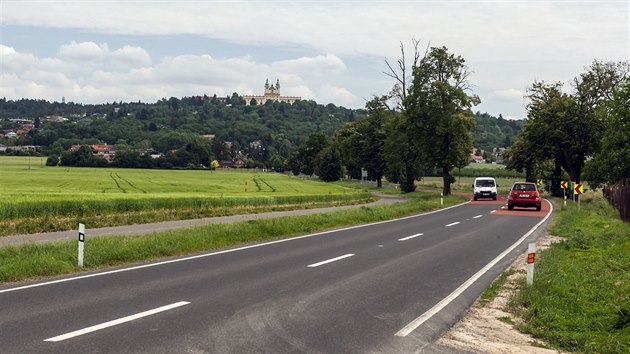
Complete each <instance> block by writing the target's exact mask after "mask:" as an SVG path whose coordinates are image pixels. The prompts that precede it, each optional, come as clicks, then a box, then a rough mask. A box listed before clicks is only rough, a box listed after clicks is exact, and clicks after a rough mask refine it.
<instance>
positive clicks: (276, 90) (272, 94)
mask: <svg viewBox="0 0 630 354" xmlns="http://www.w3.org/2000/svg"><path fill="white" fill-rule="evenodd" d="M243 99H244V100H245V104H247V105H250V104H252V103H253V102H252V101H255V102H256V103H255V104H257V105H260V104H265V103H267V102H268V101H271V102H286V103H289V104H293V103H295V101H299V100H301V99H302V97H298V96H280V80H276V84H275V85H273V84H271V85H269V79H267V80H266V81H265V94H264V95H263V96H252V95H244V96H243Z"/></svg>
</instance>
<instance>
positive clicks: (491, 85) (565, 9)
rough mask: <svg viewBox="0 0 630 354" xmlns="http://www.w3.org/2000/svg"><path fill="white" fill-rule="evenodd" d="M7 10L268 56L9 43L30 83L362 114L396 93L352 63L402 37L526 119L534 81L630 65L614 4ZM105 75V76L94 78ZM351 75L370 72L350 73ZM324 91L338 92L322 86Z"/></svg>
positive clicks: (20, 5) (378, 54) (10, 58)
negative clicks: (46, 52)
mask: <svg viewBox="0 0 630 354" xmlns="http://www.w3.org/2000/svg"><path fill="white" fill-rule="evenodd" d="M2 10H3V11H2V15H1V16H0V21H1V25H2V26H34V27H44V28H65V29H72V30H74V31H79V32H81V33H83V34H85V33H96V34H98V35H99V36H107V35H111V34H121V35H130V36H147V37H151V36H153V37H151V38H158V37H157V36H182V37H185V38H211V39H215V40H219V41H222V42H225V43H232V44H241V45H242V44H245V45H247V46H249V47H250V48H253V49H254V50H252V52H261V51H264V52H265V53H266V54H267V55H263V57H265V58H269V57H271V59H265V60H266V61H265V62H261V61H262V60H263V59H260V57H237V56H236V55H234V56H232V57H231V58H230V57H228V58H224V57H223V56H222V55H223V53H216V52H208V53H205V54H206V55H190V56H186V55H179V54H181V53H178V54H175V53H173V54H168V55H171V57H170V58H162V57H155V58H151V56H150V55H149V52H147V51H146V50H145V49H143V48H141V47H139V46H133V47H132V46H124V45H126V44H129V43H124V44H123V47H121V48H117V49H112V48H109V46H108V45H107V43H97V42H89V41H88V42H70V40H72V39H74V38H68V39H67V42H69V44H66V45H65V46H63V47H61V48H60V49H59V51H58V55H57V56H56V57H54V58H35V57H34V56H32V55H31V54H29V53H18V52H15V53H10V50H8V49H7V48H9V47H0V49H1V50H2V51H1V52H0V55H2V59H3V60H2V64H1V66H2V70H3V73H4V72H5V70H8V71H6V72H9V73H17V75H18V77H21V75H22V74H21V73H22V72H23V71H25V70H27V69H28V68H29V67H31V66H32V65H36V66H37V67H38V69H40V70H49V71H54V72H62V73H64V74H65V75H66V76H67V78H68V79H69V80H74V81H76V82H78V83H79V84H80V85H82V86H87V85H90V84H92V83H91V82H90V80H91V79H92V77H93V76H94V77H98V78H99V79H100V80H103V82H107V83H109V84H110V85H113V84H112V82H119V83H121V82H122V83H123V84H124V85H127V88H126V89H124V90H121V91H120V92H122V93H123V94H125V95H128V96H135V97H138V98H143V97H142V95H151V96H150V97H153V98H155V95H157V94H159V93H165V95H168V96H178V95H183V94H197V92H190V91H193V90H198V89H200V88H204V87H207V88H208V89H213V90H215V89H217V88H220V89H222V90H223V91H224V92H225V93H228V94H229V93H231V92H234V91H237V90H243V93H260V92H261V90H262V84H263V83H264V80H265V79H266V78H269V79H271V80H275V78H280V80H281V84H282V93H283V94H289V93H290V92H296V93H297V92H304V94H303V96H305V97H306V95H307V94H310V95H312V96H311V97H312V98H313V99H317V100H318V101H319V100H326V99H333V97H335V98H334V99H339V100H340V101H334V103H339V104H350V103H346V102H350V101H352V103H351V104H352V105H353V107H359V106H362V105H363V102H362V101H363V100H362V99H361V100H359V99H357V98H356V97H370V96H371V95H372V94H383V93H386V92H387V91H388V89H389V88H385V89H384V90H383V91H382V92H378V91H379V90H380V86H379V87H378V88H375V87H376V86H378V85H377V84H376V83H377V82H378V83H379V84H380V82H381V81H382V80H380V79H381V76H382V73H381V71H382V70H384V69H385V68H384V67H383V68H381V69H379V70H373V68H370V69H371V71H369V72H366V69H362V70H357V69H356V68H354V67H351V65H353V66H358V65H363V64H362V60H363V59H365V58H368V59H369V60H367V61H369V62H374V58H379V59H381V58H389V59H390V60H393V61H395V60H396V59H397V58H398V57H399V48H398V46H399V42H400V41H403V42H405V44H407V45H409V44H410V40H411V39H412V38H415V39H419V40H421V49H422V50H424V46H425V45H426V43H427V42H430V43H431V45H434V46H442V45H444V46H447V47H448V48H449V51H450V52H452V53H454V54H458V55H461V56H463V57H464V58H465V59H466V62H467V64H468V65H469V67H470V69H471V70H473V71H474V72H475V73H474V75H472V76H471V84H472V85H473V87H474V88H475V90H476V91H477V92H476V93H478V94H479V95H480V96H481V99H482V106H480V107H482V108H483V109H486V110H488V111H490V112H491V113H494V114H498V113H504V115H506V114H508V112H510V114H511V115H513V116H522V115H523V113H524V107H523V106H524V105H523V103H522V100H519V99H518V98H517V97H516V96H517V92H525V90H526V89H527V87H528V86H530V85H531V84H532V83H533V81H534V80H546V81H567V80H570V79H571V78H572V77H573V76H576V75H578V74H579V73H580V72H582V71H583V69H584V67H586V66H588V65H589V64H590V63H591V62H592V61H593V60H594V59H598V60H628V55H629V51H628V47H629V44H628V42H629V34H628V32H629V28H628V20H629V19H628V3H627V2H621V1H617V0H606V1H586V2H583V1H582V2H575V1H555V2H545V1H447V0H445V1H440V2H437V1H393V2H358V1H341V2H336V3H331V2H312V1H295V2H286V1H280V2H278V1H273V0H272V1H264V2H263V1H239V2H236V3H234V2H216V1H198V2H194V3H188V2H186V3H184V4H183V5H182V4H181V3H177V2H174V1H173V2H171V1H160V2H148V1H129V2H120V1H115V2H108V1H98V2H76V1H72V2H61V3H59V2H55V1H38V2H31V1H10V2H7V3H6V4H3V7H2ZM111 43H113V42H110V44H111ZM144 47H146V48H148V46H144ZM278 48H283V49H286V51H285V53H286V52H290V50H293V49H295V52H296V53H297V54H296V55H295V56H290V57H287V55H286V54H285V55H284V56H283V57H274V56H273V53H274V51H276V50H277V49H278ZM408 49H409V46H408ZM165 50H167V51H168V49H165ZM196 53H199V52H198V51H197V52H196ZM304 53H309V54H308V55H306V54H304ZM228 56H229V55H228ZM219 58H220V59H219ZM350 63H352V64H350ZM366 67H367V65H366ZM99 70H100V71H102V72H103V73H105V74H107V75H104V76H103V74H99V75H96V73H95V72H97V71H99ZM348 72H353V73H356V72H360V73H361V75H364V76H363V77H361V78H357V77H352V76H351V75H350V74H349V73H348ZM108 75H109V76H108ZM355 75H356V74H355ZM106 79H107V80H106ZM99 82H101V81H99ZM357 82H362V83H363V84H361V85H359V84H357ZM366 83H371V84H373V85H372V86H371V87H370V85H366ZM143 84H145V85H149V86H148V88H145V87H144V86H142V85H143ZM327 84H328V85H330V86H331V87H330V88H329V90H324V89H323V88H324V87H325V85H327ZM392 84H393V82H392ZM2 85H3V86H4V84H2ZM95 87H96V86H95ZM158 87H159V89H158ZM132 88H135V89H132ZM335 88H344V89H339V90H337V89H335ZM506 88H510V89H506ZM4 90H8V88H4ZM94 90H97V88H94ZM169 90H172V91H169ZM344 90H345V91H344ZM510 90H514V91H510ZM38 92H41V90H40V91H38ZM88 92H91V91H89V90H88ZM106 92H108V91H106ZM238 92H241V91H238ZM309 92H310V93H309ZM324 92H326V96H323V95H324ZM328 92H336V94H330V95H329V94H328ZM23 94H28V92H23ZM94 95H95V94H94ZM104 95H105V96H107V95H108V94H104ZM30 96H31V95H28V97H30ZM94 97H96V96H94ZM324 97H330V98H324ZM353 97H354V98H353ZM322 102H323V103H326V102H325V101H322Z"/></svg>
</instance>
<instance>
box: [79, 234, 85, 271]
mask: <svg viewBox="0 0 630 354" xmlns="http://www.w3.org/2000/svg"><path fill="white" fill-rule="evenodd" d="M84 243H85V225H83V224H79V267H83V244H84Z"/></svg>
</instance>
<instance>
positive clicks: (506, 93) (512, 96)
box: [488, 88, 525, 101]
mask: <svg viewBox="0 0 630 354" xmlns="http://www.w3.org/2000/svg"><path fill="white" fill-rule="evenodd" d="M488 96H489V98H491V99H495V100H498V101H514V100H517V101H520V100H522V99H523V97H524V96H525V92H523V91H520V90H517V89H512V88H511V89H506V90H496V91H493V92H491V93H490V94H489V95H488Z"/></svg>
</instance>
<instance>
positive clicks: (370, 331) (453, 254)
mask: <svg viewBox="0 0 630 354" xmlns="http://www.w3.org/2000/svg"><path fill="white" fill-rule="evenodd" d="M501 206H502V205H501V204H500V202H499V203H494V202H476V203H472V202H471V203H466V204H463V205H460V206H456V207H451V208H447V209H443V210H441V211H437V212H431V213H425V214H422V215H417V216H412V217H406V218H400V219H397V220H392V221H387V222H379V223H372V224H368V225H361V226H355V227H348V228H344V229H339V230H333V231H326V232H320V233H316V234H309V235H304V236H300V237H295V238H291V239H283V240H277V241H273V242H268V243H261V244H254V245H248V246H244V247H237V248H229V249H224V250H220V251H215V252H212V253H201V254H196V255H194V256H188V257H180V258H171V259H169V260H167V261H161V262H156V263H144V264H140V265H136V266H131V267H122V268H115V269H110V270H107V271H102V272H92V273H86V274H83V275H81V276H78V277H76V276H75V277H60V278H56V279H54V280H52V281H47V282H26V283H21V284H19V286H17V287H16V286H15V285H4V286H0V313H1V314H2V315H1V316H0V345H1V347H2V352H3V353H4V352H6V353H24V352H29V353H75V352H77V353H79V352H81V353H83V352H129V353H172V352H201V353H205V352H212V353H221V352H324V353H329V352H335V353H338V352H344V353H345V352H443V351H446V352H449V349H445V348H440V347H436V346H434V345H433V344H432V342H433V340H434V339H435V338H436V337H437V336H438V335H439V334H440V333H441V332H442V331H443V330H445V329H447V328H448V327H450V325H452V324H453V323H454V322H455V321H456V320H457V318H459V317H460V316H461V314H462V313H463V311H464V310H465V309H466V308H467V307H468V306H469V305H470V304H471V303H472V302H473V301H474V299H475V298H476V297H477V296H478V295H479V294H480V293H481V291H482V290H483V289H485V288H486V287H487V285H488V284H489V283H490V282H491V281H492V280H493V279H494V278H495V277H496V276H497V275H498V274H499V273H500V272H501V271H503V270H504V269H505V267H507V266H508V265H509V264H510V263H511V262H512V261H513V259H514V258H515V257H516V256H517V255H518V254H520V253H522V252H523V251H524V250H525V248H526V246H527V242H528V241H530V240H533V239H535V238H536V237H537V234H538V232H540V230H541V228H543V227H544V226H545V223H546V222H547V220H548V216H547V215H548V214H549V215H550V213H551V210H550V209H551V208H550V205H549V207H548V208H547V210H548V212H547V213H544V212H540V213H538V212H533V211H530V210H522V211H521V213H520V214H507V213H506V214H502V213H501V210H502V209H501ZM427 314H429V315H427ZM427 316H428V317H427Z"/></svg>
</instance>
